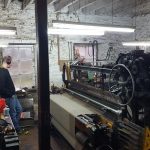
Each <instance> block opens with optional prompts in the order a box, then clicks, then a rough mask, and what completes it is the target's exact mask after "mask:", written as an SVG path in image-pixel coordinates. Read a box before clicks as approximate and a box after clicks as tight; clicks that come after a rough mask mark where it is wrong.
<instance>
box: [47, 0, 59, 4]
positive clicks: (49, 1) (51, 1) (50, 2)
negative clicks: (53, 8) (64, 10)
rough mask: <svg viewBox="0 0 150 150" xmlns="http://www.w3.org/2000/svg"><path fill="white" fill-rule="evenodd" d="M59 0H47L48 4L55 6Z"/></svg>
mask: <svg viewBox="0 0 150 150" xmlns="http://www.w3.org/2000/svg"><path fill="white" fill-rule="evenodd" d="M56 1H57V0H47V4H53V3H55V2H56Z"/></svg>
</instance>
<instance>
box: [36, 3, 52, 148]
mask: <svg viewBox="0 0 150 150" xmlns="http://www.w3.org/2000/svg"><path fill="white" fill-rule="evenodd" d="M35 18H36V29H37V44H38V49H37V73H38V119H39V126H38V128H39V150H49V149H50V100H49V99H50V98H49V58H48V34H47V0H35Z"/></svg>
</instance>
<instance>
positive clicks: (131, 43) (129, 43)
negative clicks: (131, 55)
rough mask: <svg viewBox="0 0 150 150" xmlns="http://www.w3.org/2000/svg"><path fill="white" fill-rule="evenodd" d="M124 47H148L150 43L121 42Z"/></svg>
mask: <svg viewBox="0 0 150 150" xmlns="http://www.w3.org/2000/svg"><path fill="white" fill-rule="evenodd" d="M122 45H124V46H150V41H134V42H123V43H122Z"/></svg>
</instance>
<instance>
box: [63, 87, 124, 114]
mask: <svg viewBox="0 0 150 150" xmlns="http://www.w3.org/2000/svg"><path fill="white" fill-rule="evenodd" d="M65 90H66V91H68V92H71V93H73V94H75V95H77V96H80V97H82V98H84V99H87V100H88V101H90V102H92V103H94V104H97V105H99V106H101V107H103V108H105V109H107V110H109V111H111V112H113V113H115V114H117V115H120V114H121V113H122V110H116V109H113V108H111V107H109V106H106V105H104V104H102V103H100V102H97V101H95V100H93V99H91V98H89V97H87V96H84V95H82V94H79V93H77V92H75V91H72V90H70V89H67V88H65Z"/></svg>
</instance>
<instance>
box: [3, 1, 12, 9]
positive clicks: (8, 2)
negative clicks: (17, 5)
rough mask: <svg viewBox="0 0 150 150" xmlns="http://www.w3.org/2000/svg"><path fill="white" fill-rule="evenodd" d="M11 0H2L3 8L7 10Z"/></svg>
mask: <svg viewBox="0 0 150 150" xmlns="http://www.w3.org/2000/svg"><path fill="white" fill-rule="evenodd" d="M11 1H12V0H4V8H8V7H9V5H10V3H11Z"/></svg>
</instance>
